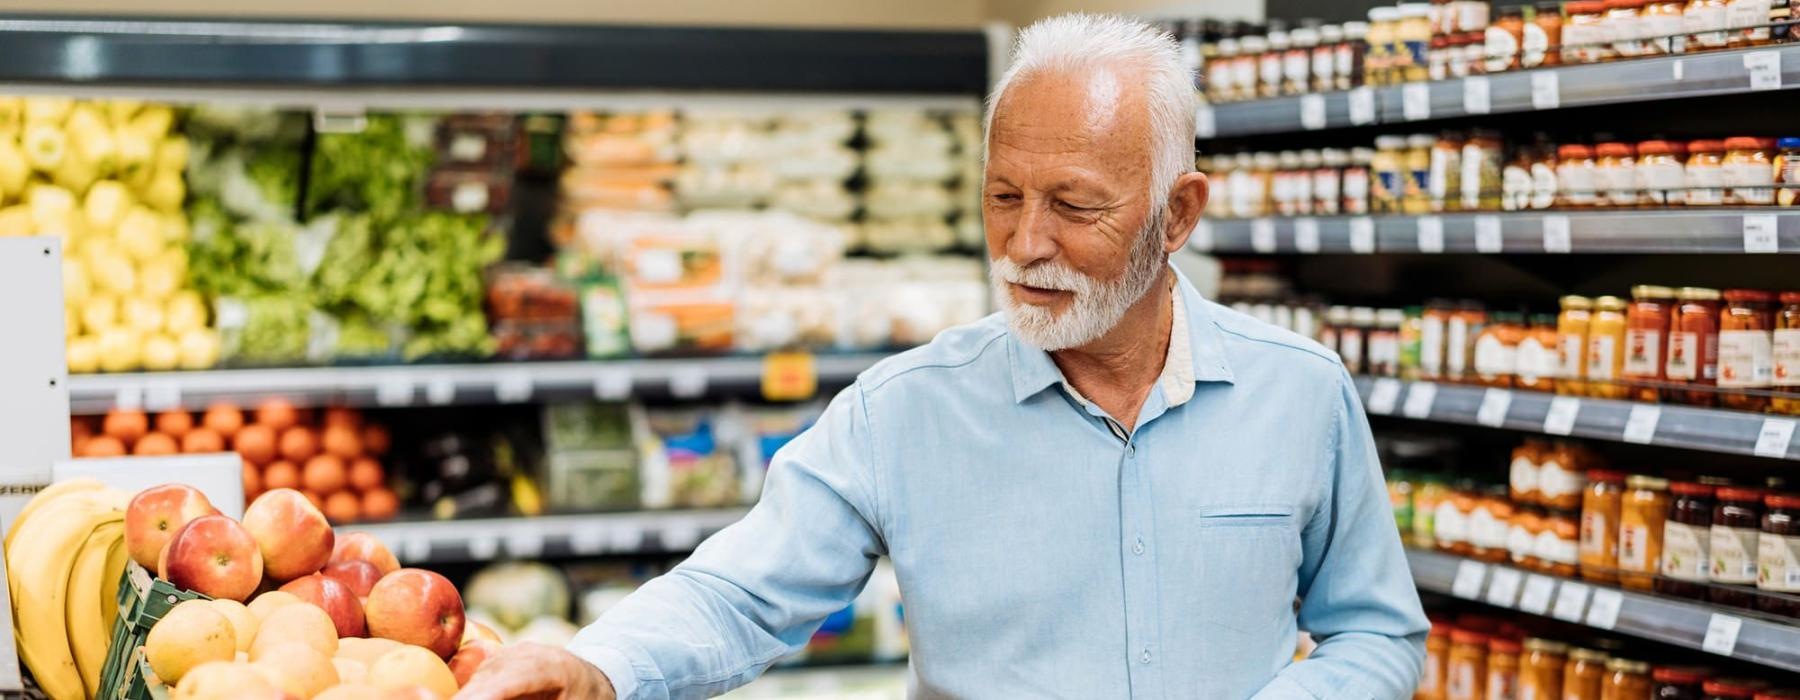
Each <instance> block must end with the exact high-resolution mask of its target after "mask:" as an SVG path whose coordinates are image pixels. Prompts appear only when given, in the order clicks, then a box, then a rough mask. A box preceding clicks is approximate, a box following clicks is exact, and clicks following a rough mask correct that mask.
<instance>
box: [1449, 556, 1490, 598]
mask: <svg viewBox="0 0 1800 700" xmlns="http://www.w3.org/2000/svg"><path fill="white" fill-rule="evenodd" d="M1486 580H1487V565H1486V564H1483V563H1481V562H1478V561H1475V560H1474V559H1464V560H1462V561H1461V562H1459V563H1458V564H1457V565H1456V579H1455V580H1454V581H1451V582H1450V594H1451V595H1454V596H1456V597H1458V598H1467V599H1469V600H1476V599H1478V598H1480V597H1481V584H1482V582H1484V581H1486Z"/></svg>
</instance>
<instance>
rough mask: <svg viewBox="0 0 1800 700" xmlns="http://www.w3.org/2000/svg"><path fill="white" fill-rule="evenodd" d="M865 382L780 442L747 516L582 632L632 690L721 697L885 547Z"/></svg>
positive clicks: (627, 694) (602, 663)
mask: <svg viewBox="0 0 1800 700" xmlns="http://www.w3.org/2000/svg"><path fill="white" fill-rule="evenodd" d="M867 417H868V415H867V411H866V409H865V406H864V403H863V395H862V392H861V389H860V387H858V386H852V387H850V388H849V389H846V390H844V392H842V393H840V394H839V395H838V396H837V397H836V398H835V399H833V400H832V402H831V404H830V406H829V407H827V408H826V410H825V412H824V415H822V416H821V417H820V419H819V421H818V423H817V424H816V425H814V426H813V427H812V428H811V429H809V430H807V431H806V432H805V433H803V434H802V435H800V436H799V437H797V438H795V439H794V440H793V442H791V443H789V444H788V445H787V446H786V447H784V448H782V449H781V450H780V451H779V452H777V453H776V455H775V457H774V459H773V460H772V461H771V463H770V465H769V473H768V477H767V479H766V481H765V482H764V486H763V493H762V498H761V499H760V500H759V502H758V503H757V505H756V506H755V507H754V508H752V509H751V510H750V512H749V514H748V515H746V516H745V517H744V519H743V520H741V521H739V522H738V523H736V524H734V525H732V526H731V527H728V528H726V529H725V530H723V531H721V532H719V533H718V534H717V535H714V536H713V537H712V538H710V539H708V540H707V541H706V542H705V543H703V544H702V545H701V546H700V547H699V549H698V550H696V551H695V552H694V555H693V556H692V557H690V558H688V559H687V561H685V562H684V563H682V564H681V565H680V566H678V567H676V568H675V569H674V570H672V571H670V572H669V573H668V574H667V575H664V576H661V577H659V578H657V579H655V580H653V581H650V582H649V583H647V584H645V585H644V586H643V587H642V588H640V589H639V590H638V591H637V592H635V593H633V594H632V595H630V596H628V597H626V598H625V599H624V600H623V601H621V602H620V603H619V604H618V605H616V606H614V607H613V608H612V609H610V610H608V611H607V612H606V613H605V614H604V615H603V616H601V618H600V619H599V620H598V621H596V622H595V623H594V624H592V625H590V626H588V627H587V628H586V629H583V630H582V631H581V633H580V634H578V635H576V637H575V639H574V641H573V642H571V643H570V645H569V649H570V651H572V652H574V653H575V654H576V655H577V656H580V657H581V658H583V659H586V660H587V661H588V662H590V663H592V664H594V665H595V666H597V667H598V668H600V670H601V671H603V672H605V673H606V675H607V677H608V678H610V679H611V680H612V682H613V687H614V689H615V690H616V691H617V692H618V694H619V697H620V698H628V699H631V700H637V699H639V698H690V697H711V696H713V695H717V694H720V693H723V692H725V691H727V690H730V689H732V688H735V687H737V686H740V685H743V684H744V683H747V682H749V681H750V680H752V679H754V678H755V677H756V676H757V675H758V674H760V673H762V671H763V670H764V669H767V668H768V667H769V665H770V664H773V663H774V662H775V661H777V660H779V659H781V658H782V657H784V656H787V655H789V654H791V653H793V652H795V651H797V650H799V649H800V648H801V647H802V646H803V645H805V643H806V641H807V640H808V639H809V638H810V637H811V636H812V634H813V632H814V631H816V630H817V629H818V627H819V625H820V624H821V623H822V622H823V620H824V619H825V617H826V616H827V615H830V614H831V613H833V612H836V611H838V610H840V609H842V608H843V607H844V606H846V605H848V604H849V603H850V602H851V600H853V599H854V598H855V597H856V595H857V593H858V592H859V591H861V590H862V587H863V585H864V584H865V583H867V581H868V578H869V575H870V572H871V571H872V570H873V568H874V565H875V562H876V560H877V559H878V558H879V557H880V556H881V555H882V554H883V552H884V545H883V542H882V537H881V529H880V527H879V525H878V523H880V522H881V520H880V514H879V512H878V510H877V506H878V503H879V499H878V489H877V481H876V472H875V471H874V464H873V463H872V456H871V451H870V449H869V446H870V445H871V444H872V437H871V435H870V432H869V431H870V427H869V424H868V420H867Z"/></svg>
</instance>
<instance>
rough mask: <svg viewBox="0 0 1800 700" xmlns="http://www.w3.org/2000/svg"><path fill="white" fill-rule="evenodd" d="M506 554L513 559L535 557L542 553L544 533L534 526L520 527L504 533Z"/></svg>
mask: <svg viewBox="0 0 1800 700" xmlns="http://www.w3.org/2000/svg"><path fill="white" fill-rule="evenodd" d="M504 544H505V545H506V554H507V556H510V557H512V558H514V559H536V558H538V555H540V554H543V553H544V533H543V532H542V531H540V530H539V529H538V528H535V527H521V528H518V529H516V530H514V531H512V532H509V533H506V540H505V542H504Z"/></svg>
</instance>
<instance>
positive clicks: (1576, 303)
mask: <svg viewBox="0 0 1800 700" xmlns="http://www.w3.org/2000/svg"><path fill="white" fill-rule="evenodd" d="M1558 303H1560V304H1561V305H1562V307H1563V308H1565V309H1574V310H1576V311H1581V310H1584V309H1591V308H1594V300H1593V299H1589V298H1587V297H1584V296H1581V295H1580V294H1569V295H1567V296H1564V297H1563V298H1562V299H1559V300H1558Z"/></svg>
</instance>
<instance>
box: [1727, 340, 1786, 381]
mask: <svg viewBox="0 0 1800 700" xmlns="http://www.w3.org/2000/svg"><path fill="white" fill-rule="evenodd" d="M1772 336H1773V334H1772V333H1770V332H1769V331H1735V330H1734V331H1719V386H1722V387H1764V386H1769V385H1770V384H1771V383H1772V382H1773V381H1774V379H1775V357H1774V355H1775V352H1774V348H1773V345H1774V339H1773V337H1772Z"/></svg>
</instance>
